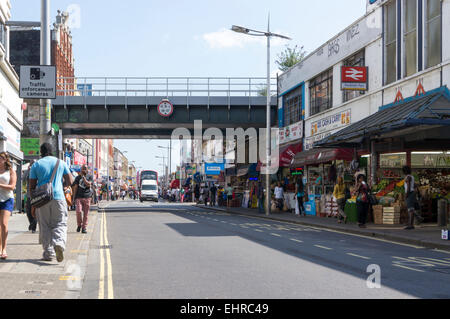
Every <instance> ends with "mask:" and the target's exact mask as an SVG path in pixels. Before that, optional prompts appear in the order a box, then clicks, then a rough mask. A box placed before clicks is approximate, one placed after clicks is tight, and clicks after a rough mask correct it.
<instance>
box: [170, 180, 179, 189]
mask: <svg viewBox="0 0 450 319" xmlns="http://www.w3.org/2000/svg"><path fill="white" fill-rule="evenodd" d="M170 188H180V180H179V179H174V180H173V181H171V182H170Z"/></svg>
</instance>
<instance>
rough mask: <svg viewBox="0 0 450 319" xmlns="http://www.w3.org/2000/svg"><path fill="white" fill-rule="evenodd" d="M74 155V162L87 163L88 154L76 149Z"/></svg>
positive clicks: (76, 163) (78, 163)
mask: <svg viewBox="0 0 450 319" xmlns="http://www.w3.org/2000/svg"><path fill="white" fill-rule="evenodd" d="M73 154H74V157H73V163H74V164H75V165H85V164H86V162H87V161H86V156H84V155H82V154H80V153H78V152H77V151H75V152H74V153H73Z"/></svg>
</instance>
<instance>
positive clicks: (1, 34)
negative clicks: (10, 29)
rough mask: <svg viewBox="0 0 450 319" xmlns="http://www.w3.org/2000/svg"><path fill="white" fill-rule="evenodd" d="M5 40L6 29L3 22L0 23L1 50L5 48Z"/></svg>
mask: <svg viewBox="0 0 450 319" xmlns="http://www.w3.org/2000/svg"><path fill="white" fill-rule="evenodd" d="M5 40H6V27H5V25H4V24H3V22H1V21H0V43H1V44H2V45H3V48H6V45H5Z"/></svg>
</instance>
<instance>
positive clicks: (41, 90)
mask: <svg viewBox="0 0 450 319" xmlns="http://www.w3.org/2000/svg"><path fill="white" fill-rule="evenodd" d="M19 96H20V98H22V99H56V66H53V65H37V66H30V65H23V66H21V67H20V94H19Z"/></svg>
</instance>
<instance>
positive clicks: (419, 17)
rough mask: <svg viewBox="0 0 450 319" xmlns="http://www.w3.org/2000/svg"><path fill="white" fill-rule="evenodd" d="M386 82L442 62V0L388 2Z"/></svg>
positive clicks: (385, 33) (385, 9) (399, 0)
mask: <svg viewBox="0 0 450 319" xmlns="http://www.w3.org/2000/svg"><path fill="white" fill-rule="evenodd" d="M384 61H385V62H384V82H385V84H390V83H393V82H395V81H397V80H400V79H401V78H402V77H407V76H412V75H414V74H415V73H417V72H419V71H422V70H423V69H426V68H430V67H433V66H435V65H438V64H439V63H441V62H442V1H441V0H390V1H389V2H387V3H386V5H385V6H384Z"/></svg>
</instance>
